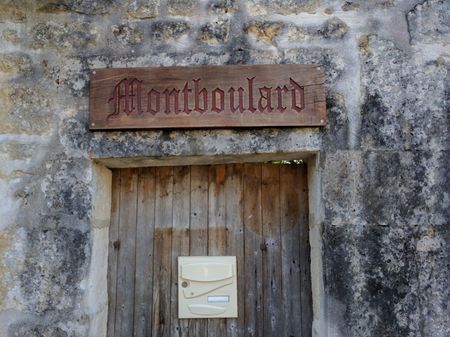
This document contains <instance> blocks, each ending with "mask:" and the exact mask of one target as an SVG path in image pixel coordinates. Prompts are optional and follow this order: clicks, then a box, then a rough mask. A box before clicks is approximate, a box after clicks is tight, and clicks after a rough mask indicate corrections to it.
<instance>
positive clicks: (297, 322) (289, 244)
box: [280, 165, 302, 337]
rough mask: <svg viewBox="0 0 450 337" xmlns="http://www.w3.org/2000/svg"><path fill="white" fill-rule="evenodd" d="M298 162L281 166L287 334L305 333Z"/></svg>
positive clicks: (285, 330) (284, 296)
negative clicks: (301, 276) (301, 280)
mask: <svg viewBox="0 0 450 337" xmlns="http://www.w3.org/2000/svg"><path fill="white" fill-rule="evenodd" d="M296 171H298V170H297V165H280V212H281V247H282V250H281V260H282V263H281V265H282V289H283V297H282V298H283V311H284V313H283V315H284V317H288V319H285V320H283V323H284V332H285V334H286V336H290V337H300V336H301V333H302V321H301V296H300V291H301V289H300V246H299V235H300V228H299V222H300V193H299V191H298V190H299V186H298V181H297V179H296V178H297V176H296Z"/></svg>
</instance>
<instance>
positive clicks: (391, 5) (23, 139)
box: [0, 0, 450, 337]
mask: <svg viewBox="0 0 450 337" xmlns="http://www.w3.org/2000/svg"><path fill="white" fill-rule="evenodd" d="M449 13H450V8H449V1H445V0H426V1H424V0H420V1H419V0H370V1H365V0H364V1H363V0H353V1H337V0H322V1H317V0H283V1H281V0H275V1H268V0H250V1H243V0H206V1H190V0H170V1H159V0H126V1H116V0H95V1H94V0H83V1H80V0H39V1H32V0H17V1H12V0H4V1H0V36H1V38H0V50H1V54H0V118H1V121H2V122H1V123H0V195H1V204H0V219H1V220H0V337H19V336H20V337H22V336H27V337H44V336H45V337H49V336H51V337H84V336H90V337H94V336H95V337H105V336H102V335H100V334H99V333H97V332H95V331H102V328H101V324H102V323H103V324H104V323H105V322H104V320H103V321H102V318H101V315H100V314H99V312H101V310H104V309H105V305H106V302H107V301H105V299H100V300H99V299H98V298H97V297H96V296H95V295H96V294H95V293H93V292H92V289H96V288H92V287H91V286H90V285H91V284H92V283H91V282H93V281H92V279H93V278H94V279H96V280H103V279H104V278H102V275H93V273H94V274H95V272H96V270H98V269H99V268H95V266H96V265H99V264H98V263H100V262H101V261H102V260H101V258H99V257H98V256H96V255H95V254H97V249H94V247H98V246H99V245H100V246H101V244H102V243H101V242H100V241H96V240H97V239H96V235H95V230H94V226H97V225H98V223H97V222H98V219H96V218H95V217H96V216H95V212H94V211H95V205H94V204H95V200H96V197H97V199H98V193H99V192H98V184H99V183H98V182H96V181H97V180H96V179H98V177H97V176H96V173H95V172H96V167H97V166H98V165H97V164H94V163H93V159H95V160H97V161H99V162H100V163H103V164H105V165H110V166H114V165H116V166H123V165H125V164H124V163H127V162H128V163H130V162H133V163H137V162H139V160H140V162H141V163H142V162H145V160H148V161H147V162H152V163H155V162H159V163H166V162H167V161H168V160H172V159H176V160H180V158H182V160H187V159H188V158H189V160H193V159H192V158H194V159H195V158H201V159H204V158H211V157H213V156H216V157H220V158H226V159H227V160H238V159H239V156H241V155H246V156H248V157H250V158H272V156H273V157H274V158H275V157H277V158H278V159H279V156H286V157H289V158H292V157H295V156H297V155H300V154H302V153H317V152H320V156H318V164H317V167H318V172H317V174H318V177H319V178H320V179H318V182H317V184H318V186H317V189H318V190H320V199H319V201H320V202H318V206H317V207H318V208H319V209H318V212H319V213H320V214H323V216H321V215H317V214H314V217H317V218H318V219H317V222H318V223H317V224H315V225H317V226H318V227H320V228H321V231H320V233H321V239H322V254H321V257H322V259H323V269H322V274H323V282H324V283H323V287H324V291H323V301H322V302H320V303H319V302H317V303H315V307H316V306H319V307H320V310H319V312H316V317H315V322H314V333H313V336H315V337H318V336H320V337H331V336H333V337H361V336H364V337H372V336H373V337H381V336H389V337H394V336H395V337H397V336H398V337H400V336H401V337H448V336H449V335H448V332H449V331H450V317H449V315H448V312H449V307H448V303H449V294H448V288H449V280H450V268H449V264H448V261H449V260H450V230H449V228H450V227H449V225H450V207H449V205H450V170H449V167H450V130H449V129H450V86H449V83H450V75H449V68H450V56H449V55H450V51H449V49H448V46H449V34H450V32H449V28H448V27H449ZM264 63H274V64H275V63H314V64H321V65H322V66H323V67H324V70H325V80H326V87H327V113H328V125H327V126H326V127H323V128H320V129H319V128H269V129H268V128H261V129H252V128H248V129H237V130H236V129H235V130H229V129H217V130H208V129H200V130H164V131H161V130H155V131H135V132H125V131H121V132H119V131H116V132H95V133H93V132H89V131H88V127H87V119H88V109H89V104H88V103H89V91H88V88H89V74H90V72H91V71H92V69H94V68H103V67H146V66H175V65H179V66H187V65H195V66H200V65H224V64H264ZM253 156H255V157H253ZM258 156H259V157H258ZM97 202H98V200H97ZM101 221H103V222H102V223H107V220H105V219H104V218H102V219H101ZM95 229H98V228H97V227H95ZM104 240H105V242H106V239H104ZM102 242H103V241H102ZM93 261H97V262H95V263H93ZM99 261H100V262H99ZM92 263H93V264H92ZM96 263H97V264H96ZM103 276H104V275H103ZM316 276H317V275H316ZM315 279H317V277H316V278H315ZM98 282H99V283H98V284H96V287H98V289H104V286H103V287H102V284H101V281H98ZM97 323H98V324H100V326H94V325H95V324H97Z"/></svg>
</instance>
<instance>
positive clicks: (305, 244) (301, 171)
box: [296, 165, 313, 337]
mask: <svg viewBox="0 0 450 337" xmlns="http://www.w3.org/2000/svg"><path fill="white" fill-rule="evenodd" d="M296 181H297V184H296V186H297V191H298V193H299V195H300V198H299V204H300V207H299V209H300V217H299V219H300V222H299V229H300V240H299V241H300V289H301V292H300V293H301V300H302V301H301V303H302V307H301V311H302V337H311V336H312V320H313V312H312V292H311V256H310V254H311V249H310V244H309V224H308V217H309V215H308V214H309V209H308V174H307V166H306V165H301V166H298V168H297V170H296Z"/></svg>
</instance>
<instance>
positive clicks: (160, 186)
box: [152, 167, 173, 337]
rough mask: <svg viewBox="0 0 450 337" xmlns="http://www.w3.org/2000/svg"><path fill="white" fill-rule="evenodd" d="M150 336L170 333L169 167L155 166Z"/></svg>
mask: <svg viewBox="0 0 450 337" xmlns="http://www.w3.org/2000/svg"><path fill="white" fill-rule="evenodd" d="M155 194H156V204H155V205H156V206H155V235H154V256H153V269H154V273H153V324H152V325H153V327H152V330H153V336H158V337H170V313H171V309H170V305H171V302H170V289H171V286H170V274H171V262H172V260H171V253H172V201H173V168H172V167H158V168H156V193H155Z"/></svg>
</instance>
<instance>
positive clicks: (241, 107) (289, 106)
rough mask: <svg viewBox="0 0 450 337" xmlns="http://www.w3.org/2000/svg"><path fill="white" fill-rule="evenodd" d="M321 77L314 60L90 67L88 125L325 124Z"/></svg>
mask: <svg viewBox="0 0 450 337" xmlns="http://www.w3.org/2000/svg"><path fill="white" fill-rule="evenodd" d="M292 81H293V82H292ZM324 81H325V80H324V72H323V67H321V66H319V65H311V64H310V65H298V64H272V65H232V66H231V65H227V66H204V67H154V68H115V69H111V68H107V69H95V70H93V72H92V73H91V79H90V105H89V110H90V115H89V127H90V129H91V130H110V129H151V128H198V127H249V126H323V125H326V106H325V88H324ZM293 83H296V85H294V84H293ZM203 95H205V96H203ZM240 95H241V96H242V99H241V98H240ZM204 97H206V100H205V102H206V103H205V102H204ZM300 97H303V103H302V104H301V103H300ZM175 102H176V103H175Z"/></svg>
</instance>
